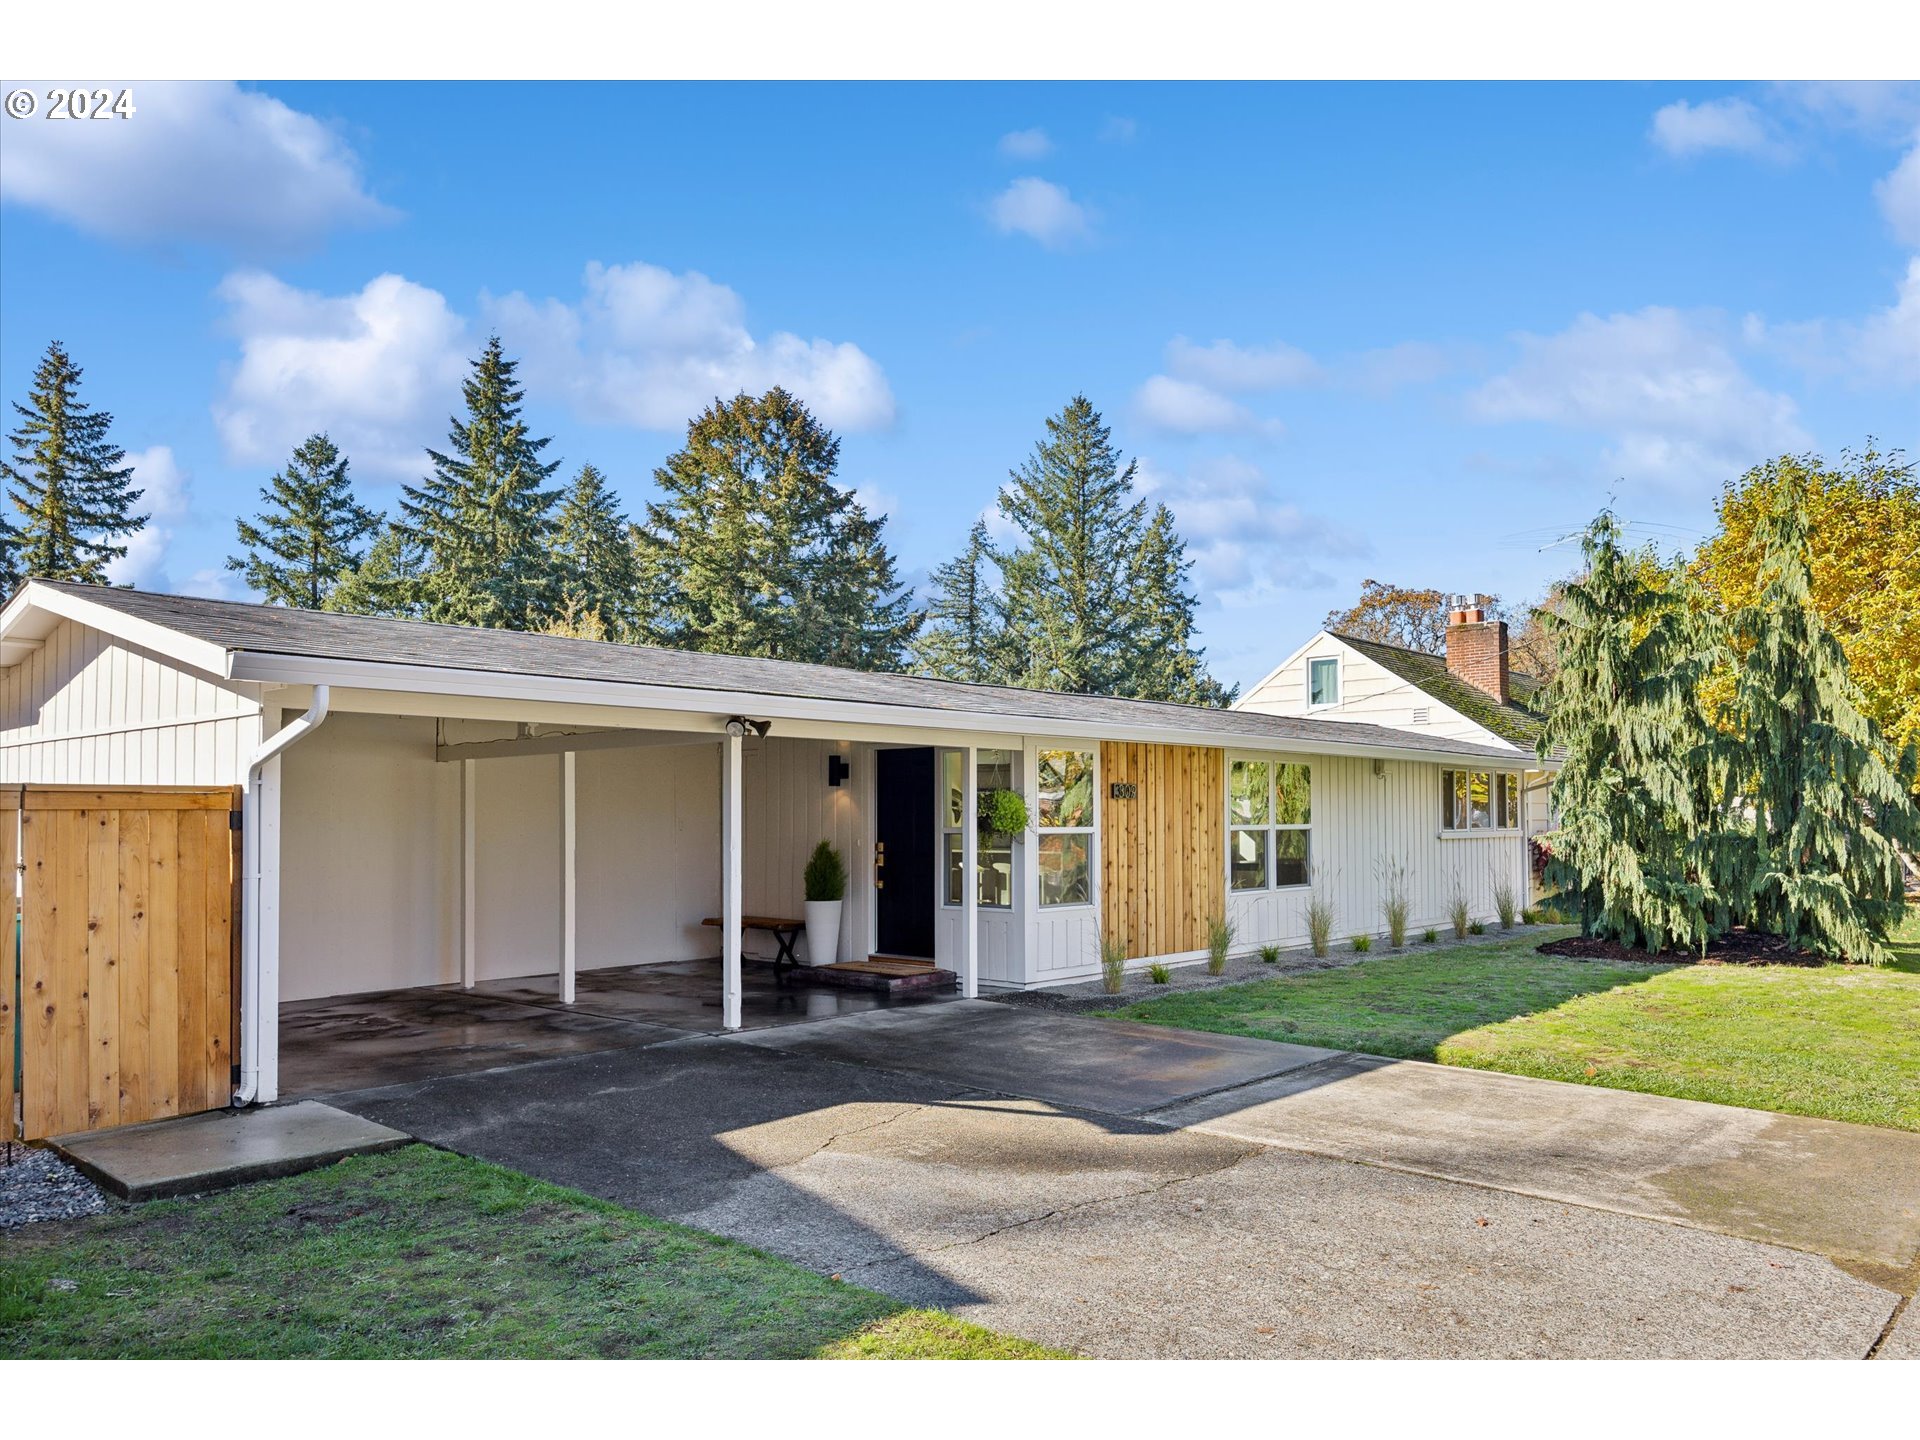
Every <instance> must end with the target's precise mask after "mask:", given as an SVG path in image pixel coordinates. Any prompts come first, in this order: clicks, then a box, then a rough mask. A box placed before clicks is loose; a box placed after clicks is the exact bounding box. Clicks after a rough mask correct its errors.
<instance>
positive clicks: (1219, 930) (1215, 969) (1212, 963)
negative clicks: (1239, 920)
mask: <svg viewBox="0 0 1920 1440" xmlns="http://www.w3.org/2000/svg"><path fill="white" fill-rule="evenodd" d="M1232 948H1233V922H1232V921H1231V920H1222V919H1220V918H1219V917H1218V916H1215V917H1214V918H1213V919H1211V920H1209V921H1207V973H1208V974H1209V975H1224V974H1226V972H1227V951H1228V950H1230V949H1232Z"/></svg>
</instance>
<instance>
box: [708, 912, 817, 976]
mask: <svg viewBox="0 0 1920 1440" xmlns="http://www.w3.org/2000/svg"><path fill="white" fill-rule="evenodd" d="M700 923H701V924H702V925H711V926H712V927H713V928H714V929H716V930H718V929H720V928H721V927H722V926H723V925H725V924H726V921H724V920H722V919H721V918H720V917H719V916H718V915H709V916H708V917H707V918H706V919H704V920H702V921H701V922H700ZM740 928H741V929H742V930H761V931H764V932H766V933H767V934H769V935H771V936H773V938H774V940H775V942H776V943H777V944H778V945H779V946H780V953H779V954H778V955H776V956H774V957H773V978H774V979H775V980H778V979H779V978H780V967H781V966H782V965H791V966H793V968H794V969H796V970H798V969H799V968H800V957H799V956H797V955H795V954H794V953H793V942H794V941H796V940H798V939H799V938H800V935H801V932H802V931H804V930H805V929H806V928H807V922H806V921H804V920H781V919H779V918H778V917H776V916H772V915H742V916H741V917H740Z"/></svg>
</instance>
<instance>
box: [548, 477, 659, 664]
mask: <svg viewBox="0 0 1920 1440" xmlns="http://www.w3.org/2000/svg"><path fill="white" fill-rule="evenodd" d="M552 547H553V567H554V570H555V572H556V574H557V576H558V583H559V588H560V603H559V608H558V610H557V611H556V616H555V618H556V619H557V618H559V617H561V616H564V617H566V619H567V623H568V624H569V625H571V626H573V627H574V628H575V629H578V628H580V627H582V626H584V625H585V624H586V621H585V619H584V617H586V616H589V615H591V616H595V617H597V618H598V620H599V622H600V625H601V627H602V629H603V630H604V632H605V633H604V638H608V639H614V640H631V639H633V638H634V636H635V635H636V634H637V633H638V631H639V627H640V611H641V594H640V566H639V561H638V559H637V558H636V557H635V555H634V543H633V526H632V524H631V523H630V522H629V521H628V519H627V517H626V516H624V515H622V514H621V513H620V507H619V503H618V499H617V497H616V496H615V495H614V493H613V490H612V489H611V487H609V486H608V484H607V479H606V476H604V475H602V474H601V473H600V471H599V470H598V469H597V468H595V467H594V466H592V465H582V466H581V467H580V473H579V474H577V475H575V476H574V477H573V482H572V484H570V485H569V486H568V487H567V491H566V494H565V495H564V496H563V497H562V498H561V501H560V510H559V514H558V515H557V516H555V518H554V524H553V540H552ZM549 629H550V631H551V627H549ZM595 638H601V637H595Z"/></svg>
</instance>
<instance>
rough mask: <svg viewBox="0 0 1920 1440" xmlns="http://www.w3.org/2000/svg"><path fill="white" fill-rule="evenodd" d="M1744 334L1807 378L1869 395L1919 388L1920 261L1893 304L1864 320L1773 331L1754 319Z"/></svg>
mask: <svg viewBox="0 0 1920 1440" xmlns="http://www.w3.org/2000/svg"><path fill="white" fill-rule="evenodd" d="M1745 333H1746V338H1747V340H1748V343H1750V344H1753V345H1756V346H1764V347H1765V348H1767V349H1768V350H1771V351H1773V352H1774V353H1776V354H1778V355H1780V356H1781V357H1783V358H1784V359H1786V360H1787V361H1789V362H1790V363H1792V364H1794V365H1797V366H1799V367H1800V368H1801V369H1803V370H1805V371H1807V372H1808V373H1809V374H1813V375H1827V376H1839V377H1841V378H1843V379H1845V380H1847V381H1849V382H1850V383H1852V384H1854V385H1858V386H1860V387H1862V388H1865V389H1880V388H1894V389H1898V388H1901V387H1904V386H1912V385H1920V256H1915V257H1913V258H1912V259H1911V260H1909V261H1908V262H1907V271H1906V274H1905V275H1904V276H1902V277H1901V280H1900V283H1899V285H1898V287H1897V289H1896V291H1895V294H1894V299H1893V303H1892V304H1891V305H1889V306H1887V308H1886V309H1884V310H1876V311H1874V312H1873V313H1872V314H1870V315H1868V316H1867V317H1866V318H1865V319H1863V320H1859V321H1831V320H1812V321H1805V322H1801V323H1793V324H1784V325H1769V324H1767V323H1766V322H1765V321H1764V320H1762V319H1761V318H1760V317H1759V316H1757V315H1752V316H1748V317H1747V321H1746V327H1745Z"/></svg>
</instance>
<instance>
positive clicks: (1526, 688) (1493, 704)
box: [1329, 630, 1541, 751]
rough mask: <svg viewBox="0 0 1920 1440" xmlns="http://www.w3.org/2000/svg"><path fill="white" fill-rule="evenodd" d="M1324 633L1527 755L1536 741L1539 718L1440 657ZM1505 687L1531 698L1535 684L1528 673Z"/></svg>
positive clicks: (1356, 638)
mask: <svg viewBox="0 0 1920 1440" xmlns="http://www.w3.org/2000/svg"><path fill="white" fill-rule="evenodd" d="M1329 633H1330V634H1331V635H1332V636H1333V637H1334V639H1336V640H1338V641H1339V642H1340V643H1341V644H1343V645H1351V646H1352V647H1353V648H1354V649H1355V650H1358V651H1359V652H1360V653H1361V654H1362V655H1365V656H1366V657H1367V658H1368V659H1369V660H1371V661H1373V663H1374V664H1376V665H1378V666H1380V667H1381V668H1382V669H1384V670H1386V671H1387V672H1388V673H1389V674H1392V675H1397V676H1399V677H1400V678H1401V679H1402V680H1405V681H1406V682H1407V683H1408V684H1410V685H1414V686H1417V687H1418V688H1420V689H1421V690H1424V691H1426V693H1427V694H1429V695H1431V696H1432V697H1433V698H1434V699H1436V700H1438V701H1439V702H1440V703H1441V704H1442V705H1445V706H1447V707H1448V708H1449V709H1452V710H1457V711H1458V712H1459V713H1460V714H1462V715H1464V716H1466V717H1467V718H1468V719H1469V720H1471V721H1473V723H1474V724H1476V725H1479V726H1482V727H1484V728H1485V729H1488V730H1491V731H1492V732H1493V733H1494V734H1496V735H1498V736H1499V737H1500V738H1501V739H1502V740H1506V741H1508V742H1510V743H1511V744H1514V745H1517V746H1519V747H1520V748H1521V749H1522V750H1528V751H1531V750H1532V749H1533V747H1534V744H1535V743H1536V742H1537V741H1538V740H1539V739H1540V725H1541V720H1540V716H1539V714H1538V713H1537V712H1535V711H1533V710H1529V709H1528V708H1527V707H1526V706H1524V705H1517V704H1514V703H1512V702H1511V701H1510V702H1508V703H1507V704H1504V705H1503V704H1501V703H1500V701H1498V700H1496V699H1495V698H1494V697H1493V696H1491V695H1489V694H1487V692H1486V691H1484V690H1482V689H1480V688H1479V687H1478V686H1476V685H1471V684H1469V683H1467V682H1466V681H1465V680H1462V679H1461V678H1460V677H1459V676H1458V675H1455V674H1454V673H1453V672H1452V671H1451V670H1449V669H1447V658H1446V656H1444V655H1430V654H1428V653H1427V652H1426V651H1424V650H1409V649H1407V648H1406V647H1405V646H1402V645H1389V644H1387V643H1386V642H1385V641H1381V640H1368V639H1366V638H1365V637H1363V636H1359V635H1343V634H1341V633H1340V632H1339V631H1338V630H1334V631H1330V632H1329ZM1507 688H1508V690H1509V691H1510V692H1511V693H1512V694H1515V695H1532V694H1534V693H1535V692H1536V691H1537V690H1538V689H1539V688H1540V686H1539V683H1538V682H1537V681H1536V680H1534V679H1533V677H1532V676H1530V675H1511V676H1509V677H1508V685H1507Z"/></svg>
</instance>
